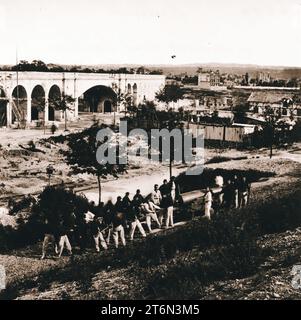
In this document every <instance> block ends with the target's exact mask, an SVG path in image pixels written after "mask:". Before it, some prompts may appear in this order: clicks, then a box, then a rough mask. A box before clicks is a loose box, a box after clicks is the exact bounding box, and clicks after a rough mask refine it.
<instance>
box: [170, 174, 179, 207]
mask: <svg viewBox="0 0 301 320" xmlns="http://www.w3.org/2000/svg"><path fill="white" fill-rule="evenodd" d="M169 188H170V195H171V198H172V201H173V203H174V204H175V202H176V200H177V199H178V198H179V196H180V189H179V185H178V184H177V183H176V177H174V176H173V177H171V178H170V181H169Z"/></svg>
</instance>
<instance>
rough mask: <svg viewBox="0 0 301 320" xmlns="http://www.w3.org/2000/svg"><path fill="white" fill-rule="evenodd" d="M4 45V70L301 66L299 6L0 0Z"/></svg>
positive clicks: (250, 1)
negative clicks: (36, 64) (30, 65)
mask: <svg viewBox="0 0 301 320" xmlns="http://www.w3.org/2000/svg"><path fill="white" fill-rule="evenodd" d="M0 41H1V45H0V64H14V63H15V61H16V48H18V58H19V60H29V61H31V60H33V59H40V60H43V61H44V62H46V63H51V62H53V63H64V64H111V63H112V64H113V63H121V64H122V63H135V64H160V63H162V64H165V63H172V64H182V63H206V62H221V63H224V62H229V63H252V64H262V65H285V66H299V67H301V0H277V1H276V0H227V1H226V0H147V1H146V0H106V1H105V0H84V1H83V0H0ZM171 55H176V59H173V60H172V59H171Z"/></svg>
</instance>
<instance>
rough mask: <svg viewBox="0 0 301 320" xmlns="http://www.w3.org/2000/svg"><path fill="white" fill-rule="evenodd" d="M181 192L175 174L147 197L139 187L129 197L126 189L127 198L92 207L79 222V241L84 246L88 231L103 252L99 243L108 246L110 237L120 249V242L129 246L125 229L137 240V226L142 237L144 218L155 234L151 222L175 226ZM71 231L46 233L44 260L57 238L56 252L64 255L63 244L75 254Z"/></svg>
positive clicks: (97, 248) (104, 247)
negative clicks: (70, 237) (48, 249)
mask: <svg viewBox="0 0 301 320" xmlns="http://www.w3.org/2000/svg"><path fill="white" fill-rule="evenodd" d="M179 195H180V190H179V186H178V185H177V184H176V181H175V177H171V179H170V181H169V182H168V181H167V180H166V179H165V180H164V181H163V184H162V185H161V186H160V187H159V186H158V185H157V184H156V185H155V186H154V189H153V191H152V192H151V194H150V195H148V196H147V197H143V196H142V194H141V191H140V190H139V189H138V190H137V191H136V194H135V195H134V196H133V198H132V199H130V193H129V192H126V194H125V195H124V197H123V198H122V197H120V196H119V197H117V201H116V203H115V204H113V202H112V200H109V201H108V202H107V203H106V205H104V203H100V205H99V206H98V207H95V206H92V208H91V209H90V210H89V211H88V212H86V213H84V215H83V216H82V217H81V218H79V219H78V221H77V223H76V230H77V232H75V233H76V234H77V239H78V242H79V243H80V245H81V247H84V246H85V244H86V242H87V239H86V236H87V235H88V234H90V235H91V234H92V236H93V240H94V244H95V248H96V251H97V252H99V251H100V246H101V247H102V248H103V249H104V250H107V249H108V245H109V244H110V240H111V237H112V238H113V240H114V245H115V247H116V248H118V246H119V243H120V242H121V244H122V245H123V246H125V245H126V238H125V231H126V230H129V233H128V236H129V240H130V241H132V240H133V239H134V235H135V231H136V230H137V229H138V231H139V232H140V234H141V236H142V237H143V238H145V237H146V231H145V229H144V227H143V225H142V223H141V222H142V221H145V223H146V226H147V231H148V232H149V233H152V232H153V230H152V221H154V222H155V223H156V225H157V227H158V228H164V227H165V228H169V227H173V225H174V219H173V211H174V205H175V203H176V201H177V199H178V197H179ZM67 234H68V232H67V230H64V229H63V228H62V229H61V230H59V231H57V234H56V235H53V233H50V232H48V233H46V234H45V237H44V242H43V248H42V259H44V258H45V256H46V251H47V246H48V243H49V242H50V240H54V242H55V244H56V246H55V250H56V253H58V254H59V256H61V254H62V252H63V249H64V247H66V249H67V251H68V252H69V254H72V248H71V244H70V241H69V239H68V235H67Z"/></svg>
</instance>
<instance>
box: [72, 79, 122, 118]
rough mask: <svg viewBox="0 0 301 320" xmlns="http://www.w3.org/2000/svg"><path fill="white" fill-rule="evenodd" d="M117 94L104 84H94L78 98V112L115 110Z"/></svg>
mask: <svg viewBox="0 0 301 320" xmlns="http://www.w3.org/2000/svg"><path fill="white" fill-rule="evenodd" d="M116 105H117V94H116V93H115V91H114V90H113V89H112V88H110V87H106V86H101V85H99V86H95V87H92V88H90V89H89V90H87V91H86V92H85V93H84V94H83V95H82V96H81V97H80V98H79V100H78V110H79V112H97V113H107V112H112V111H114V110H116Z"/></svg>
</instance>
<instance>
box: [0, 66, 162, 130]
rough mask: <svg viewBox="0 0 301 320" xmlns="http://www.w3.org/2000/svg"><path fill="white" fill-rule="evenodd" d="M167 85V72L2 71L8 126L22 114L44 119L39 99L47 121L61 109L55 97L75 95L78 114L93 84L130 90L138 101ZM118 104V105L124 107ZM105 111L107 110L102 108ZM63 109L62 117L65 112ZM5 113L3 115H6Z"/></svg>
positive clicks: (1, 98)
mask: <svg viewBox="0 0 301 320" xmlns="http://www.w3.org/2000/svg"><path fill="white" fill-rule="evenodd" d="M164 85H165V76H162V75H140V74H102V73H74V72H16V71H11V72H3V71H2V72H0V103H1V104H0V108H1V105H2V109H4V111H3V110H2V111H3V114H4V115H5V117H6V119H5V123H6V126H11V125H12V124H13V123H14V122H16V121H19V120H20V118H22V120H23V121H24V122H25V123H26V124H30V123H32V122H35V121H38V120H41V118H40V116H39V115H38V112H37V107H38V103H39V101H44V106H43V116H42V117H43V120H44V121H45V122H46V123H47V122H50V121H54V120H59V119H57V116H54V114H55V113H56V115H57V111H55V110H54V108H53V107H51V104H50V101H51V99H54V98H55V97H59V98H61V97H62V96H64V95H68V96H72V97H73V98H74V99H75V102H74V103H72V104H73V105H72V108H71V110H69V111H68V113H67V118H68V120H74V119H77V117H78V112H79V108H78V107H79V99H80V98H82V97H83V96H84V94H85V93H86V92H87V91H88V90H89V89H92V88H97V87H103V88H104V87H105V88H106V89H108V90H112V91H113V92H114V93H115V94H116V96H117V95H119V96H120V94H128V95H130V96H131V97H132V101H133V104H134V105H138V104H139V103H141V102H142V101H143V100H154V99H155V94H156V92H158V91H159V90H160V89H161V88H162V87H164ZM120 109H121V106H120V105H118V104H117V107H116V106H115V107H114V109H112V110H111V109H110V105H109V106H107V111H108V112H110V111H117V112H118V111H121V110H120ZM101 111H102V112H105V111H106V110H104V109H102V110H101ZM59 113H60V117H61V119H60V120H62V119H63V117H64V114H63V113H62V112H59ZM0 116H1V115H0ZM2 117H3V115H2Z"/></svg>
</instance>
